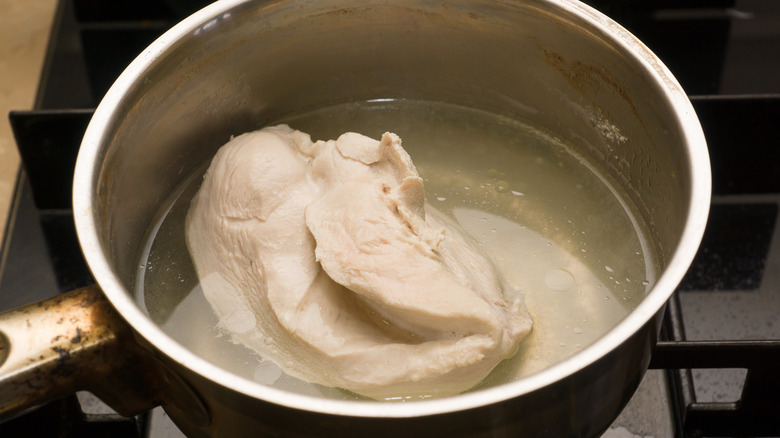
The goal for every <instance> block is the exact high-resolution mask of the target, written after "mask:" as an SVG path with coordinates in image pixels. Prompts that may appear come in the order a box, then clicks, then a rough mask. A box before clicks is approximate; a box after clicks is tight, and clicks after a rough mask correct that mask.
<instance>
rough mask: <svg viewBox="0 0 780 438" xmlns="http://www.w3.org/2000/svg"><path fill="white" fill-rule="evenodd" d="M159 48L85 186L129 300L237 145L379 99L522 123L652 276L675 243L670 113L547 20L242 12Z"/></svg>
mask: <svg viewBox="0 0 780 438" xmlns="http://www.w3.org/2000/svg"><path fill="white" fill-rule="evenodd" d="M186 25H187V24H186V23H185V26H186ZM167 44H168V48H167V50H166V51H165V52H164V53H162V54H161V55H160V56H158V57H151V58H149V57H148V55H147V59H151V62H150V63H149V65H148V66H146V67H145V68H143V69H136V70H132V71H131V72H130V74H133V75H135V81H134V82H133V83H132V85H131V87H130V90H129V92H128V93H127V94H126V95H125V96H124V98H123V99H122V100H121V102H120V103H119V104H118V107H117V108H116V111H115V113H114V115H113V119H112V120H111V123H110V125H109V127H108V131H107V134H106V136H105V137H104V138H105V140H106V141H107V142H109V143H110V144H109V146H108V147H107V148H106V149H105V157H104V160H103V163H102V168H101V169H100V176H99V177H98V178H97V180H96V181H95V184H96V185H97V188H96V190H97V193H98V194H99V196H98V199H99V200H100V203H99V205H98V207H97V213H98V216H99V217H100V219H101V220H99V221H98V223H100V224H103V225H102V226H104V227H105V228H104V229H102V230H101V232H102V235H103V239H104V245H105V247H106V248H110V250H107V252H109V253H110V254H111V256H112V258H113V263H114V266H115V269H116V270H117V272H118V273H119V275H120V277H121V278H122V279H123V281H124V282H126V284H127V285H128V289H131V287H130V285H131V283H132V281H133V277H134V275H135V272H136V266H137V259H136V257H137V255H138V250H139V245H140V243H141V240H142V238H143V236H144V234H145V231H146V228H147V226H148V224H149V222H150V220H151V218H152V217H153V216H154V214H155V213H156V210H157V208H158V205H159V204H160V203H161V202H162V201H163V200H164V199H166V198H167V197H168V196H169V194H170V193H171V191H172V190H173V188H174V187H176V186H177V185H178V184H179V183H180V182H181V181H182V180H183V179H184V178H186V177H187V176H189V175H190V174H191V173H192V172H193V171H195V169H197V168H198V167H199V166H200V165H202V164H203V163H204V162H205V161H206V160H208V159H209V158H210V157H211V156H212V155H213V154H214V152H215V151H216V149H217V148H218V147H219V146H220V145H222V144H224V143H225V142H226V141H227V140H228V139H229V137H230V136H231V135H234V134H239V133H241V132H245V131H248V130H252V129H258V128H260V127H262V126H264V125H265V124H267V123H269V122H272V121H274V120H275V119H278V118H279V117H282V116H284V115H287V114H292V113H296V112H299V111H304V110H309V109H314V108H319V107H323V106H327V105H331V104H335V103H343V102H349V101H356V100H368V99H378V98H394V99H403V98H413V99H423V100H437V101H446V102H450V103H455V104H461V105H466V106H471V107H475V108H480V109H484V110H488V111H492V112H496V113H499V114H503V115H507V116H510V117H517V118H522V119H525V120H528V121H531V122H533V123H535V124H536V125H538V126H541V127H543V128H544V129H546V130H548V131H550V132H553V133H555V135H556V136H558V137H560V138H562V139H564V141H566V142H568V143H570V144H572V145H573V146H575V147H577V148H579V153H581V154H582V155H583V156H585V157H586V158H587V159H589V160H590V161H592V162H594V163H598V164H599V166H600V167H601V168H602V169H603V170H604V172H605V173H606V174H607V175H608V177H609V178H611V179H612V180H613V181H615V182H617V183H618V184H620V185H621V186H623V187H624V188H625V189H626V191H627V192H628V193H629V194H630V196H631V197H632V198H633V199H632V201H633V202H634V203H635V205H636V207H637V209H638V211H639V212H640V214H641V215H642V216H644V220H645V221H646V223H647V224H648V225H649V227H650V228H651V233H652V234H653V236H652V237H654V239H655V241H656V244H657V245H658V250H659V254H660V257H661V259H662V260H661V263H662V264H663V263H664V262H665V261H667V260H668V258H669V257H670V256H671V254H672V253H673V252H674V250H675V248H676V245H677V242H678V241H679V239H680V236H681V233H682V229H683V226H684V224H685V219H686V215H687V213H688V202H689V196H690V184H691V183H690V170H689V168H690V163H689V161H690V160H689V157H688V155H687V151H686V150H685V149H684V148H683V147H681V144H682V143H683V140H682V134H681V129H680V126H679V121H678V120H677V118H676V116H675V114H674V112H673V110H672V108H671V104H670V103H669V102H668V101H666V100H665V99H664V98H663V97H662V95H663V94H662V93H661V90H660V88H658V86H657V85H653V84H654V82H653V80H651V74H650V73H649V72H648V71H647V69H646V68H645V67H643V66H642V65H641V63H640V62H639V60H638V58H637V57H636V55H630V54H627V53H626V51H625V50H624V49H623V48H622V47H621V45H620V44H619V43H616V42H614V41H612V40H610V38H609V37H608V36H606V35H604V34H603V32H602V31H601V30H599V29H598V28H595V27H593V26H590V25H588V24H584V23H582V22H581V21H580V20H579V19H578V18H576V17H574V16H572V15H570V14H568V13H567V12H565V11H561V10H558V9H557V6H554V5H549V4H546V3H541V2H535V1H526V2H492V1H491V2H488V1H465V0H464V1H449V2H446V3H443V4H437V3H433V2H427V1H404V2H383V1H381V2H380V1H366V2H346V1H337V0H325V1H318V2H310V1H306V0H300V1H288V2H281V3H270V4H266V3H265V2H254V3H253V2H249V3H245V4H243V5H241V6H239V7H236V8H232V9H231V11H230V12H229V13H223V14H220V15H218V16H216V17H214V19H213V20H211V21H208V22H207V23H205V24H203V25H200V26H197V27H194V28H192V29H190V30H189V31H187V32H185V34H184V37H183V38H181V39H179V40H177V41H171V42H168V43H167ZM142 56H143V55H142ZM136 68H137V67H136ZM605 225H606V224H605ZM109 243H110V244H109Z"/></svg>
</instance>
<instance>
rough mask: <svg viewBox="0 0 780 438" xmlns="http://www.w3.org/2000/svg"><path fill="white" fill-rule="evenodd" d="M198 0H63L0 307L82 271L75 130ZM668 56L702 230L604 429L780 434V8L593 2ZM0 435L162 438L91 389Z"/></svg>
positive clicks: (12, 222)
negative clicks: (704, 173) (693, 137)
mask: <svg viewBox="0 0 780 438" xmlns="http://www.w3.org/2000/svg"><path fill="white" fill-rule="evenodd" d="M205 3H207V2H205V1H204V0H195V1H186V0H135V1H114V2H105V1H101V0H60V3H59V5H58V9H57V12H56V17H55V20H54V24H53V26H54V27H53V29H52V34H51V35H52V36H51V40H50V41H49V47H48V51H47V55H46V59H45V64H44V67H43V72H42V79H41V83H40V86H39V90H38V95H37V99H36V102H35V106H34V109H33V110H32V111H16V112H12V113H11V114H10V119H11V123H12V127H13V129H14V134H15V137H16V140H17V144H18V147H19V152H20V154H21V157H22V162H23V169H22V171H20V173H19V178H18V181H17V185H16V190H15V196H14V201H13V206H12V212H11V216H10V219H9V222H8V225H7V228H6V230H5V234H4V239H3V246H2V252H0V311H3V310H7V309H10V308H13V307H16V306H19V305H23V304H28V303H32V302H35V301H38V300H41V299H44V298H48V297H52V296H55V295H57V294H59V293H62V292H66V291H69V290H72V289H74V288H77V287H80V286H85V285H88V284H91V283H93V282H94V280H93V279H92V277H91V275H90V273H89V270H88V269H87V267H86V265H85V262H84V260H83V258H82V256H81V253H80V250H79V247H78V242H77V239H76V235H75V230H74V225H73V217H72V213H71V211H70V187H71V182H72V171H73V164H74V162H75V157H76V154H77V150H78V146H79V143H80V140H81V136H82V135H83V133H84V129H85V128H86V125H87V123H88V122H89V119H90V117H91V115H92V108H94V107H95V106H96V105H97V103H98V102H99V100H100V98H101V96H103V94H104V93H105V92H106V90H107V89H108V87H109V86H110V84H111V83H112V82H113V81H114V79H115V78H116V77H117V75H118V74H119V73H120V72H121V71H122V70H123V69H124V67H125V66H126V65H127V64H128V63H129V62H130V61H131V60H132V59H133V58H134V57H135V55H136V54H138V53H139V52H140V51H141V50H142V49H143V48H144V47H146V46H147V45H148V44H149V43H150V42H151V41H152V40H154V39H155V38H156V37H157V36H159V35H160V34H162V33H163V32H164V31H165V30H167V29H168V28H169V27H171V26H172V25H174V24H175V23H177V22H178V21H180V20H181V19H182V18H184V17H185V16H187V15H189V14H190V13H192V12H194V11H195V10H197V9H198V8H200V7H202V6H204V5H205ZM587 3H589V4H591V5H592V6H594V7H596V8H597V9H599V10H601V11H602V12H604V13H606V14H607V15H609V16H610V17H612V18H613V19H615V20H616V21H618V22H619V23H621V24H622V25H623V26H625V27H626V28H628V29H629V30H630V31H631V32H633V33H634V34H635V35H636V36H637V37H638V38H639V39H640V40H642V41H643V42H644V43H645V44H647V45H648V46H649V47H650V48H651V49H652V50H653V51H654V52H655V53H656V54H658V55H659V57H660V58H661V59H662V60H663V61H664V62H665V63H666V64H667V66H668V67H669V68H670V70H672V72H673V73H674V74H675V76H676V77H677V78H678V79H679V81H680V82H681V84H682V85H683V88H684V89H685V90H686V91H687V92H688V94H689V96H690V98H691V100H692V102H693V104H694V107H695V108H696V111H697V113H698V115H699V118H700V120H701V123H702V126H703V128H704V131H705V135H706V137H707V141H708V144H709V148H710V155H711V159H712V169H713V205H712V209H711V216H710V220H709V223H708V225H707V230H706V232H705V236H704V241H703V243H702V246H701V248H700V250H699V253H698V254H697V256H696V258H695V260H694V263H693V265H692V267H691V269H690V270H689V272H688V274H687V275H686V277H685V279H684V280H683V281H682V283H681V284H680V286H679V288H678V290H677V291H676V293H675V294H674V296H673V297H672V299H671V300H670V302H669V306H668V309H667V313H666V316H665V326H664V329H663V332H662V341H660V342H659V343H658V345H657V347H656V352H655V355H654V356H653V360H652V362H651V365H650V368H651V369H650V370H649V371H648V372H647V374H646V376H645V378H644V380H643V381H642V383H641V384H640V387H639V389H638V390H637V392H636V394H635V395H634V397H633V398H632V399H631V401H630V402H629V404H628V406H627V407H626V408H625V410H624V411H623V412H622V414H621V415H620V417H618V418H617V419H616V420H615V423H614V424H613V425H612V426H611V427H610V429H609V430H607V431H606V432H605V433H604V435H603V437H606V438H637V437H638V438H648V437H654V438H659V437H686V438H687V437H766V436H775V437H778V436H780V418H778V417H777V414H778V413H780V401H779V398H778V394H780V372H778V366H779V365H780V316H779V315H780V221H778V208H779V206H780V129H778V126H777V122H778V120H780V4H778V3H776V2H772V1H771V0H591V1H588V2H587ZM0 436H3V437H15V436H40V437H64V438H71V437H105V436H112V437H115V438H123V437H132V438H173V437H180V436H182V434H181V432H179V431H178V429H176V427H175V426H174V425H173V424H172V423H171V422H170V420H169V419H168V418H167V417H166V415H165V413H164V412H163V411H162V410H161V409H160V408H157V409H154V410H152V411H149V412H146V413H143V414H141V415H138V416H136V417H133V418H125V417H122V416H120V415H118V414H116V413H115V412H113V411H112V410H111V409H110V408H109V407H107V406H106V405H104V404H103V403H102V402H101V401H100V400H98V399H97V398H95V397H94V396H92V395H91V394H89V393H86V392H80V393H77V394H75V395H72V396H68V397H65V398H63V399H60V400H56V401H54V402H51V403H48V404H46V405H44V406H41V407H39V408H37V409H34V410H32V411H30V412H27V413H25V414H24V415H21V416H19V417H17V418H14V419H12V420H9V421H7V422H5V423H2V424H0Z"/></svg>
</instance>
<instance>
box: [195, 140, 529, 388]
mask: <svg viewBox="0 0 780 438" xmlns="http://www.w3.org/2000/svg"><path fill="white" fill-rule="evenodd" d="M186 236H187V244H188V248H189V251H190V254H191V257H192V259H193V262H194V264H195V268H196V271H197V273H198V276H199V279H200V281H201V286H202V288H203V292H204V295H205V296H206V299H207V300H208V302H209V303H210V304H211V306H212V308H213V309H214V311H215V313H216V314H217V316H218V317H219V319H220V324H221V325H222V326H223V328H224V329H225V330H227V331H229V332H230V333H231V334H232V336H233V339H234V340H235V341H237V342H240V343H242V344H244V345H246V346H247V347H249V348H251V349H253V350H255V351H257V352H258V353H259V354H260V355H261V356H262V357H263V358H266V359H270V360H272V361H274V362H275V363H276V364H277V365H279V366H280V367H281V368H282V369H283V370H284V371H285V372H287V373H288V374H290V375H292V376H294V377H298V378H300V379H303V380H306V381H309V382H312V383H318V384H322V385H327V386H333V387H340V388H344V389H347V390H350V391H353V392H355V393H358V394H362V395H365V396H367V397H371V398H377V399H383V398H392V397H398V396H403V397H409V396H411V397H414V396H425V397H428V396H446V395H452V394H457V393H460V392H462V391H465V390H467V389H469V388H470V387H472V386H474V385H475V384H477V383H478V382H479V381H481V380H482V379H483V378H484V377H485V376H486V375H487V374H488V373H489V372H490V371H491V370H492V369H493V368H494V367H495V366H496V365H497V364H498V362H500V361H501V360H502V359H505V358H507V357H509V356H511V355H512V354H514V352H515V351H516V349H517V346H518V344H519V342H520V341H521V340H522V339H523V338H524V337H525V336H526V335H527V334H528V333H529V332H530V330H531V327H532V320H531V318H530V316H529V315H528V312H527V311H526V309H525V307H524V305H523V302H522V299H521V297H520V295H519V294H517V293H516V292H514V291H509V290H507V286H506V285H505V283H504V282H503V281H502V279H501V276H500V275H499V273H498V272H497V271H496V269H495V267H494V265H493V263H492V261H491V260H490V258H489V257H488V256H487V255H486V254H483V253H482V252H481V251H480V249H479V247H478V246H477V245H476V244H475V243H473V242H472V241H471V240H470V239H469V238H468V236H467V235H466V234H465V233H464V232H463V231H462V230H461V229H460V228H459V227H458V225H457V224H456V223H455V222H454V221H452V220H451V219H449V218H447V217H446V216H445V215H443V214H441V213H439V212H437V211H435V210H434V209H433V208H432V207H430V206H429V205H427V204H426V203H425V194H424V190H423V181H422V179H421V178H420V177H419V175H418V174H417V170H416V169H415V167H414V165H413V164H412V161H411V158H410V157H409V155H408V154H407V153H406V151H404V149H403V148H402V147H401V140H400V139H399V138H398V137H397V136H395V135H394V134H390V133H386V134H384V135H383V136H382V139H381V140H380V141H377V140H374V139H371V138H369V137H366V136H363V135H360V134H356V133H347V134H344V135H342V136H340V137H339V138H338V139H337V140H335V141H333V140H330V141H317V142H312V141H311V138H310V137H309V135H307V134H304V133H302V132H300V131H294V130H292V129H291V128H289V127H288V126H286V125H279V126H275V127H270V128H265V129H263V130H260V131H255V132H251V133H247V134H244V135H241V136H238V137H235V138H233V139H232V140H231V141H230V142H229V143H228V144H226V145H225V146H223V147H222V148H221V149H220V150H219V151H218V153H217V154H216V156H215V157H214V159H213V161H212V163H211V166H210V168H209V170H208V171H207V173H206V175H205V177H204V181H203V185H202V186H201V188H200V190H199V192H198V194H197V195H196V196H195V198H194V200H193V203H192V206H191V208H190V211H189V214H188V217H187V223H186ZM510 292H511V293H510ZM510 296H511V297H512V299H511V300H508V297H510Z"/></svg>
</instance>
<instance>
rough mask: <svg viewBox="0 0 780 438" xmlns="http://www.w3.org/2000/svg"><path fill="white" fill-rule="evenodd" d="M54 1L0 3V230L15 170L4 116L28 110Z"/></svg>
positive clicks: (15, 159)
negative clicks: (12, 111)
mask: <svg viewBox="0 0 780 438" xmlns="http://www.w3.org/2000/svg"><path fill="white" fill-rule="evenodd" d="M56 5H57V2H56V0H0V11H2V12H0V230H4V229H5V223H6V219H7V217H8V210H9V207H10V203H11V198H12V195H13V190H14V184H15V182H16V175H17V172H18V169H19V154H18V152H17V150H16V142H15V141H14V136H13V133H12V132H11V125H10V123H9V122H8V112H9V111H11V110H25V109H31V108H32V106H33V103H34V101H35V93H36V91H37V88H38V79H39V77H40V73H41V67H42V65H43V57H44V53H45V52H46V44H47V43H48V40H49V29H50V28H51V23H52V18H53V16H54V9H55V8H56Z"/></svg>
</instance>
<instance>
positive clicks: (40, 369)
mask: <svg viewBox="0 0 780 438" xmlns="http://www.w3.org/2000/svg"><path fill="white" fill-rule="evenodd" d="M161 375H163V374H161V373H160V372H159V364H158V363H157V361H156V360H155V359H154V358H153V357H152V356H151V354H150V353H149V352H147V351H146V350H144V349H142V348H141V347H140V346H138V344H136V342H135V341H134V340H133V335H132V331H131V329H130V327H129V326H128V325H127V323H125V322H124V320H122V318H121V317H120V316H119V315H118V314H117V312H116V311H115V310H114V308H113V307H112V306H111V304H110V303H109V302H108V301H107V300H106V298H105V297H104V295H103V293H102V292H101V291H100V289H99V288H98V287H97V286H89V287H86V288H82V289H77V290H75V291H72V292H68V293H66V294H62V295H59V296H56V297H54V298H50V299H48V300H45V301H41V302H38V303H34V304H30V305H27V306H24V307H20V308H17V309H14V310H11V311H8V312H6V313H4V314H2V315H0V421H3V420H7V419H9V418H12V417H13V416H15V415H18V414H20V413H22V412H24V411H25V410H26V409H29V408H32V407H35V406H38V405H41V404H43V403H45V402H48V401H50V400H53V399H56V398H58V397H62V396H65V395H68V394H72V393H74V392H76V391H80V390H87V391H90V392H92V393H94V394H95V395H96V396H98V397H100V398H101V399H102V400H103V401H104V402H106V403H107V404H108V405H109V406H111V407H112V408H113V409H114V410H116V411H117V412H119V413H120V414H122V415H125V416H130V415H134V414H137V413H140V412H142V411H145V410H148V409H151V408H153V407H155V406H157V405H159V404H160V402H161V400H162V398H163V397H161V394H162V386H163V385H162V382H160V377H159V376H161Z"/></svg>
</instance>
